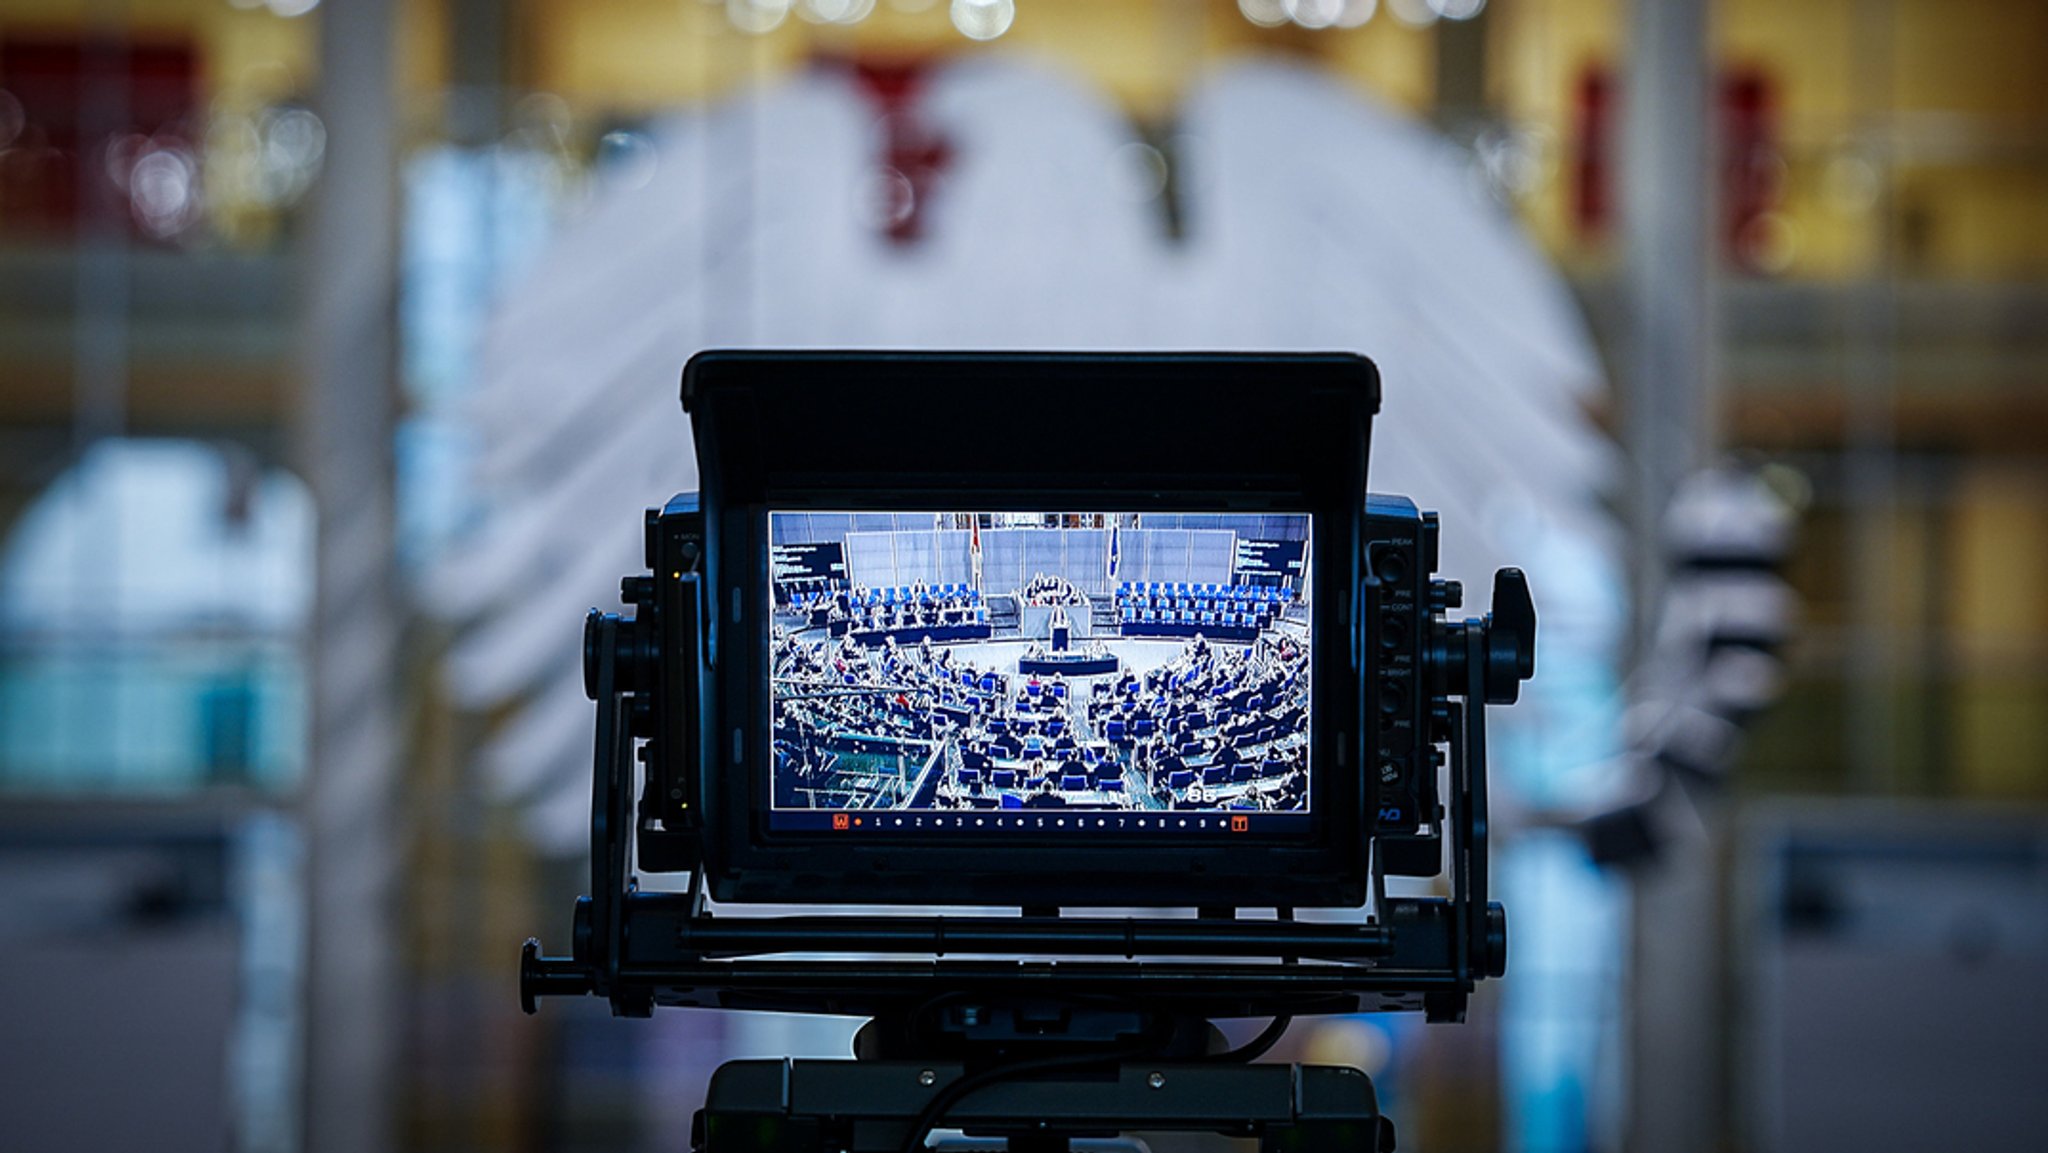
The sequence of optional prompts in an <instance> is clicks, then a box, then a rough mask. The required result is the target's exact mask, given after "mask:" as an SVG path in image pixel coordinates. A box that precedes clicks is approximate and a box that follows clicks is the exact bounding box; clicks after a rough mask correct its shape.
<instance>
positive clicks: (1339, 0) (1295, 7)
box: [1281, 0, 1344, 28]
mask: <svg viewBox="0 0 2048 1153" xmlns="http://www.w3.org/2000/svg"><path fill="white" fill-rule="evenodd" d="M1281 7H1282V8H1283V9H1285V10H1286V12H1287V18H1288V19H1289V20H1292V21H1294V22H1295V23H1296V24H1299V25H1301V26H1302V27H1303V28H1328V27H1330V26H1331V25H1333V24H1335V23H1336V22H1337V19H1338V18H1339V17H1340V16H1342V15H1343V14H1344V0H1282V2H1281Z"/></svg>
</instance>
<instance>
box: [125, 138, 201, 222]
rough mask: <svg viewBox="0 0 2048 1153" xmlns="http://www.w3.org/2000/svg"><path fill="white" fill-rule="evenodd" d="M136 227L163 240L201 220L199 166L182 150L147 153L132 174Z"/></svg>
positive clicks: (130, 198)
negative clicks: (199, 218)
mask: <svg viewBox="0 0 2048 1153" xmlns="http://www.w3.org/2000/svg"><path fill="white" fill-rule="evenodd" d="M128 204H129V208H130V209H131V211H132V212H133V213H134V216H135V223H136V224H138V225H140V226H141V227H142V230H143V231H144V232H147V233H148V234H149V235H151V236H154V237H156V238H157V239H159V240H168V239H170V238H171V237H173V236H176V235H177V234H178V233H180V232H183V231H184V230H185V229H186V228H187V227H188V226H190V225H191V224H192V222H193V221H194V220H196V219H198V216H199V164H198V161H197V160H196V159H195V158H194V157H193V156H192V154H191V153H190V152H189V151H187V150H186V149H185V148H183V147H182V146H170V147H155V148H151V149H150V150H149V151H148V152H145V153H143V155H142V157H141V158H140V159H138V160H137V161H136V162H135V167H134V168H133V169H132V170H130V171H129V173H128Z"/></svg>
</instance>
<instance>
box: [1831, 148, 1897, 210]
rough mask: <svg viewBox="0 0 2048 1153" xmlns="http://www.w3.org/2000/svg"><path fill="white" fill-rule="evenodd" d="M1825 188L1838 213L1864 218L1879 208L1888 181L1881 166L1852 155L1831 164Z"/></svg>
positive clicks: (1833, 160) (1839, 157)
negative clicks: (1865, 214) (1879, 172)
mask: <svg viewBox="0 0 2048 1153" xmlns="http://www.w3.org/2000/svg"><path fill="white" fill-rule="evenodd" d="M1821 189H1822V191H1823V193H1824V194H1825V195H1826V197H1827V202H1828V205H1829V206H1830V207H1832V208H1834V209H1835V211H1837V212H1843V213H1847V214H1850V215H1861V214H1863V213H1865V212H1869V211H1870V210H1871V209H1873V208H1876V207H1877V200H1878V197H1879V195H1880V194H1881V193H1882V192H1883V190H1884V180H1883V178H1882V177H1881V176H1880V175H1879V174H1878V171H1877V165H1875V164H1872V163H1871V162H1870V161H1868V160H1866V159H1864V158H1863V157H1861V156H1857V155H1855V154H1853V153H1851V154H1848V155H1843V156H1837V157H1835V158H1834V159H1832V160H1830V161H1828V166H1827V169H1826V170H1825V171H1824V172H1822V174H1821Z"/></svg>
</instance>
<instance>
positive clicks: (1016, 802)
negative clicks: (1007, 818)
mask: <svg viewBox="0 0 2048 1153" xmlns="http://www.w3.org/2000/svg"><path fill="white" fill-rule="evenodd" d="M1006 787H1007V786H1006ZM1003 807H1004V808H1006V809H1021V808H1023V807H1024V798H1022V797H1020V796H1018V795H1017V794H1015V793H1004V794H1003Z"/></svg>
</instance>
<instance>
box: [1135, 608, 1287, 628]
mask: <svg viewBox="0 0 2048 1153" xmlns="http://www.w3.org/2000/svg"><path fill="white" fill-rule="evenodd" d="M1120 615H1121V616H1122V618H1123V623H1124V624H1126V625H1151V624H1164V625H1208V626H1210V627H1212V628H1230V629H1251V628H1257V629H1264V628H1271V627H1272V626H1273V618H1274V616H1275V613H1274V611H1273V610H1272V608H1271V607H1262V608H1260V609H1257V610H1255V611H1250V612H1236V611H1221V612H1219V611H1217V610H1214V609H1149V608H1148V609H1141V608H1138V607H1137V606H1135V605H1125V606H1124V607H1123V611H1122V613H1121V614H1120Z"/></svg>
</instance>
